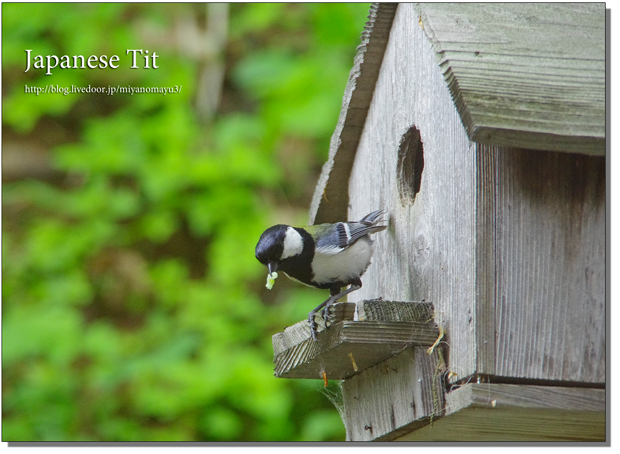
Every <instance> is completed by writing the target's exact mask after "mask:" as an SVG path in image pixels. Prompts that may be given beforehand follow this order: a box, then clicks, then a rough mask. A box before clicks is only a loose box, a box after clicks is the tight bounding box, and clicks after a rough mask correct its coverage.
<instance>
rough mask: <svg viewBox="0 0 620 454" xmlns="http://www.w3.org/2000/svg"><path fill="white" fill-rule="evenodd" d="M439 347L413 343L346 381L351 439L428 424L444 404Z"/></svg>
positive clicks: (344, 391) (344, 390)
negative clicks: (430, 347) (429, 352)
mask: <svg viewBox="0 0 620 454" xmlns="http://www.w3.org/2000/svg"><path fill="white" fill-rule="evenodd" d="M439 363H440V359H439V351H438V350H435V351H433V353H432V354H431V355H429V354H428V353H427V352H426V349H425V348H422V347H410V348H407V349H406V350H404V351H403V352H402V353H400V354H399V355H398V356H395V357H394V358H391V359H388V360H386V361H383V362H382V363H380V364H377V365H376V366H374V367H372V368H370V369H368V370H366V371H364V372H363V373H361V374H359V375H355V376H353V377H351V378H350V379H348V380H345V382H344V383H343V384H342V395H343V401H344V421H345V427H346V430H347V440H348V441H369V440H376V439H381V437H382V436H386V435H388V434H393V433H399V428H401V427H410V426H411V425H412V424H413V425H415V424H428V422H429V421H430V417H431V416H434V415H437V416H439V415H441V414H442V412H443V408H444V401H443V388H442V383H441V374H438V373H436V371H437V368H438V366H439Z"/></svg>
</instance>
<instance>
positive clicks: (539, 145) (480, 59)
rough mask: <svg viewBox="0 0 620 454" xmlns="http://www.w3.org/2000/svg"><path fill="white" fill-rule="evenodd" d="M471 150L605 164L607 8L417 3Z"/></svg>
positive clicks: (558, 4) (576, 5)
mask: <svg viewBox="0 0 620 454" xmlns="http://www.w3.org/2000/svg"><path fill="white" fill-rule="evenodd" d="M418 8H419V9H418V11H419V17H420V21H421V25H422V26H423V27H424V30H425V33H426V34H427V36H428V38H429V39H430V40H431V41H432V43H433V47H434V49H435V51H436V52H437V58H438V61H439V64H440V66H441V70H442V72H443V74H444V77H445V79H446V82H447V83H448V86H449V87H450V91H451V93H452V97H453V99H454V102H455V104H456V107H457V109H458V110H459V113H460V115H461V117H462V119H463V124H464V125H465V128H466V129H467V132H468V134H469V137H470V139H471V140H472V141H475V142H480V143H487V144H493V145H504V146H512V147H522V148H530V149H539V150H555V151H563V152H566V151H569V152H575V153H583V154H595V155H604V154H605V4H604V3H511V4H504V3H501V4H500V3H498V4H484V5H482V4H476V3H470V4H459V5H455V4H450V3H424V4H420V5H419V7H418Z"/></svg>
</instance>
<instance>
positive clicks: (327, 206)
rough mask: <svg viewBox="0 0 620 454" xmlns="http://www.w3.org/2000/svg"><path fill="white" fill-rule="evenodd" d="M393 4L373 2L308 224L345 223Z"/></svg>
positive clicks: (388, 32) (394, 6)
mask: <svg viewBox="0 0 620 454" xmlns="http://www.w3.org/2000/svg"><path fill="white" fill-rule="evenodd" d="M396 6H397V4H396V3H379V4H377V3H373V4H372V5H371V7H370V13H369V15H368V22H367V23H366V27H365V30H364V32H363V33H362V43H361V44H360V45H359V46H358V48H357V55H356V56H355V59H354V62H353V68H352V69H351V72H350V74H349V81H348V83H347V86H346V88H345V92H344V97H343V100H342V109H341V111H340V117H339V119H338V124H337V125H336V130H335V131H334V134H333V136H332V139H331V143H330V146H329V157H328V159H327V162H326V163H325V165H324V166H323V170H322V172H321V176H320V177H319V182H318V184H317V187H316V190H315V192H314V198H313V199H312V203H311V206H310V219H309V224H310V225H312V224H321V223H324V222H340V221H346V220H347V206H348V203H349V197H348V193H347V191H346V186H347V182H348V181H349V175H350V173H351V165H352V164H353V160H354V159H355V152H356V150H357V144H358V143H359V138H360V135H361V133H362V129H363V127H364V121H365V119H366V114H367V112H368V106H369V105H370V100H371V99H372V96H373V93H374V88H375V82H376V80H377V76H378V75H379V70H380V68H381V62H382V60H383V53H384V50H385V46H386V44H387V41H388V37H389V35H390V29H391V27H392V19H393V17H394V12H395V11H396Z"/></svg>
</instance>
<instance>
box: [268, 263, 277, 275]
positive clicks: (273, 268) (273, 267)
mask: <svg viewBox="0 0 620 454" xmlns="http://www.w3.org/2000/svg"><path fill="white" fill-rule="evenodd" d="M267 268H268V269H269V274H273V273H275V272H276V271H278V262H268V263H267Z"/></svg>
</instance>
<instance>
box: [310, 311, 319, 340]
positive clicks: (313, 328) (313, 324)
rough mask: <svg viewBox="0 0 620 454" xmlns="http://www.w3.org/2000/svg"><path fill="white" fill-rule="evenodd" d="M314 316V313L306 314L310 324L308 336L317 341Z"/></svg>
mask: <svg viewBox="0 0 620 454" xmlns="http://www.w3.org/2000/svg"><path fill="white" fill-rule="evenodd" d="M315 314H316V311H312V312H310V313H309V314H308V323H309V324H310V335H311V336H312V339H313V340H315V341H317V340H318V338H317V325H316V321H315V320H314V315H315Z"/></svg>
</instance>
